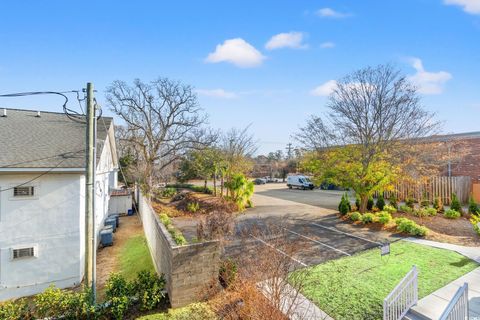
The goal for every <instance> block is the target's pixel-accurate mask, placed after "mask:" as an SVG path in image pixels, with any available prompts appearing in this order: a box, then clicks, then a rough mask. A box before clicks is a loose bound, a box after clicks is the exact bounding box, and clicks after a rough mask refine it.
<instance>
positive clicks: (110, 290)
mask: <svg viewBox="0 0 480 320" xmlns="http://www.w3.org/2000/svg"><path fill="white" fill-rule="evenodd" d="M105 287H106V291H105V297H106V298H107V300H108V301H109V302H110V304H109V305H108V308H107V310H108V311H107V312H108V313H109V314H110V315H111V317H112V318H114V319H116V320H122V319H123V318H124V316H125V314H126V313H127V311H128V309H129V308H130V306H131V303H132V302H131V300H130V296H132V293H133V292H132V291H133V290H132V289H133V287H132V285H131V284H130V283H128V282H127V280H126V279H125V278H124V277H122V276H121V275H120V274H119V273H112V274H111V275H110V277H109V278H108V279H107V282H106V285H105Z"/></svg>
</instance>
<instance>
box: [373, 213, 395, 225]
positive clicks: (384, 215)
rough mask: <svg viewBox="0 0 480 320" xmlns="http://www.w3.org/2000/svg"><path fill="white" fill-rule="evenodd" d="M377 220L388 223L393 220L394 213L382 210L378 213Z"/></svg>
mask: <svg viewBox="0 0 480 320" xmlns="http://www.w3.org/2000/svg"><path fill="white" fill-rule="evenodd" d="M376 218H377V221H378V222H379V223H381V224H388V223H389V222H390V221H392V215H391V214H390V213H388V212H386V211H380V212H379V213H377V214H376Z"/></svg>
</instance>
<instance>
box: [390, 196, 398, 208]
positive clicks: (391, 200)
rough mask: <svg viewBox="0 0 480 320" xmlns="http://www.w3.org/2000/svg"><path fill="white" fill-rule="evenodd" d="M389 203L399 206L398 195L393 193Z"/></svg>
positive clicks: (395, 206)
mask: <svg viewBox="0 0 480 320" xmlns="http://www.w3.org/2000/svg"><path fill="white" fill-rule="evenodd" d="M389 205H391V206H392V207H394V208H395V209H397V208H398V200H397V196H396V195H394V194H393V193H392V195H391V196H390V199H389Z"/></svg>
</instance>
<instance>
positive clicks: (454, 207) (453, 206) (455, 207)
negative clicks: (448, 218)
mask: <svg viewBox="0 0 480 320" xmlns="http://www.w3.org/2000/svg"><path fill="white" fill-rule="evenodd" d="M450 209H451V210H455V211H458V212H462V205H461V203H460V201H459V200H458V197H457V195H456V194H455V193H452V202H451V203H450Z"/></svg>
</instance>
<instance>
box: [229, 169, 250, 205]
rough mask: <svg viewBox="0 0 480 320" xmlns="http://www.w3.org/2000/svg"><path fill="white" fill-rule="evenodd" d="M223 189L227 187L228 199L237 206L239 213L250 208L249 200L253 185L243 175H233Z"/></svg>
mask: <svg viewBox="0 0 480 320" xmlns="http://www.w3.org/2000/svg"><path fill="white" fill-rule="evenodd" d="M225 187H227V189H228V191H229V192H230V198H231V199H232V200H233V201H234V202H235V203H236V204H237V206H238V209H239V210H240V211H243V210H245V208H246V207H248V206H251V200H250V198H251V197H252V195H253V191H254V184H253V182H252V181H249V180H248V179H247V178H246V177H245V176H244V175H243V174H235V175H233V177H232V179H231V180H230V181H228V182H225Z"/></svg>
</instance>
